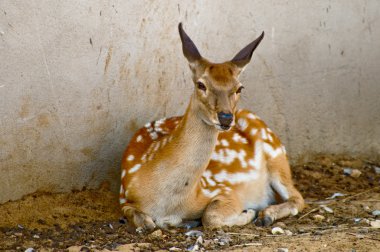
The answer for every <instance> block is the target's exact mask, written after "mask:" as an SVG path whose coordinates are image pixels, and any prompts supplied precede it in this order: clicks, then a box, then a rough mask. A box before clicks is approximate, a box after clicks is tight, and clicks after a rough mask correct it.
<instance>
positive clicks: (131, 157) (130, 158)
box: [127, 155, 135, 161]
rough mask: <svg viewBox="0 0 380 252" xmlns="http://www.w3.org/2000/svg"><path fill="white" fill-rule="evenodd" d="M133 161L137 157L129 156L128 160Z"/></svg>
mask: <svg viewBox="0 0 380 252" xmlns="http://www.w3.org/2000/svg"><path fill="white" fill-rule="evenodd" d="M133 159H135V156H133V155H129V156H128V157H127V160H128V161H132V160H133Z"/></svg>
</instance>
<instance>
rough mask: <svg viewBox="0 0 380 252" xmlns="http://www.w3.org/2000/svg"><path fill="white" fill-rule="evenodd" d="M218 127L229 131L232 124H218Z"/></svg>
mask: <svg viewBox="0 0 380 252" xmlns="http://www.w3.org/2000/svg"><path fill="white" fill-rule="evenodd" d="M216 128H217V129H218V130H220V131H227V130H229V129H230V128H231V125H223V124H216Z"/></svg>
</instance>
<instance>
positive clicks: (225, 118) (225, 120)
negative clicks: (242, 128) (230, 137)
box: [218, 112, 234, 127]
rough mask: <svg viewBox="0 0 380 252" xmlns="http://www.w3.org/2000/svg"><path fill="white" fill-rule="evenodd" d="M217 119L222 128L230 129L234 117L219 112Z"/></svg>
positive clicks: (230, 114)
mask: <svg viewBox="0 0 380 252" xmlns="http://www.w3.org/2000/svg"><path fill="white" fill-rule="evenodd" d="M218 119H219V122H220V124H221V125H222V126H225V127H230V125H231V123H232V121H233V119H234V115H233V114H232V113H224V112H219V113H218Z"/></svg>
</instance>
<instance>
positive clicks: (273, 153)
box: [263, 143, 283, 158]
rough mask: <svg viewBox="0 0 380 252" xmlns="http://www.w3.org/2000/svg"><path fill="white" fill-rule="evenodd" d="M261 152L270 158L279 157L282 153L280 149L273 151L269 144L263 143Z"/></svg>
mask: <svg viewBox="0 0 380 252" xmlns="http://www.w3.org/2000/svg"><path fill="white" fill-rule="evenodd" d="M263 150H264V152H265V153H266V154H267V155H269V156H270V157H271V158H275V157H277V156H278V155H280V154H281V153H283V152H282V148H281V147H279V148H277V149H274V148H273V146H272V145H271V144H269V143H264V144H263Z"/></svg>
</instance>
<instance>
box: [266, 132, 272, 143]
mask: <svg viewBox="0 0 380 252" xmlns="http://www.w3.org/2000/svg"><path fill="white" fill-rule="evenodd" d="M267 136H268V140H269V142H271V143H272V142H273V137H272V135H271V134H267Z"/></svg>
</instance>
